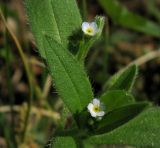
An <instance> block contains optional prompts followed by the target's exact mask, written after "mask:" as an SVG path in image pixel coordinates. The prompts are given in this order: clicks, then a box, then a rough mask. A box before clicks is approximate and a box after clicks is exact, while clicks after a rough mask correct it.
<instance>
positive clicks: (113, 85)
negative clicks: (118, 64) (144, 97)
mask: <svg viewBox="0 0 160 148" xmlns="http://www.w3.org/2000/svg"><path fill="white" fill-rule="evenodd" d="M136 75H137V66H136V65H131V66H129V67H127V68H126V69H125V70H124V71H120V72H118V73H116V74H115V75H113V76H112V77H111V78H110V79H109V80H108V81H107V83H106V85H105V89H109V90H126V91H130V90H131V88H132V86H133V84H134V81H135V78H136Z"/></svg>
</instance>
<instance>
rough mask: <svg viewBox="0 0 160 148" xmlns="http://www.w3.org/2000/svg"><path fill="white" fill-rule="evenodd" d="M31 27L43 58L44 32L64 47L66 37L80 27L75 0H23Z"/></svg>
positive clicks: (66, 41)
mask: <svg viewBox="0 0 160 148" xmlns="http://www.w3.org/2000/svg"><path fill="white" fill-rule="evenodd" d="M25 6H26V10H27V15H28V17H29V22H30V24H31V29H32V31H33V34H34V36H35V39H36V42H37V46H38V48H39V51H40V54H41V56H42V57H44V58H45V51H44V48H43V35H42V33H43V32H45V33H47V34H48V35H49V36H51V37H52V38H53V39H54V40H56V41H58V42H59V43H62V45H63V46H64V47H65V48H66V47H67V45H68V38H69V36H71V35H72V34H73V32H74V31H76V30H77V29H79V28H80V25H81V17H80V14H79V11H78V8H77V4H76V1H75V0H40V1H39V0H25Z"/></svg>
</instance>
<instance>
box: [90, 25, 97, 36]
mask: <svg viewBox="0 0 160 148" xmlns="http://www.w3.org/2000/svg"><path fill="white" fill-rule="evenodd" d="M90 26H91V27H92V28H93V30H94V34H96V33H97V32H98V30H99V29H98V26H97V24H96V22H92V23H90Z"/></svg>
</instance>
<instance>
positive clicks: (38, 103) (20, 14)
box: [0, 0, 160, 148]
mask: <svg viewBox="0 0 160 148" xmlns="http://www.w3.org/2000/svg"><path fill="white" fill-rule="evenodd" d="M77 4H78V6H79V8H80V12H81V15H82V17H83V20H84V21H93V20H94V17H95V16H96V15H104V16H105V17H106V22H105V28H104V32H103V35H102V37H101V38H100V39H99V41H97V42H96V44H94V46H93V47H92V49H91V50H90V52H89V54H88V56H87V59H86V63H85V65H86V71H87V73H88V75H89V78H90V80H91V83H92V86H93V88H94V92H95V94H96V95H97V96H98V94H100V93H101V92H100V90H102V89H103V87H105V82H106V81H107V80H108V78H109V77H110V76H111V75H113V74H114V73H116V72H117V71H119V70H120V69H123V68H125V67H126V66H127V65H128V64H130V63H133V62H135V63H136V64H138V65H139V75H138V76H137V80H136V84H135V86H134V90H133V93H134V95H135V96H136V99H137V101H140V100H150V101H152V102H153V103H154V104H156V105H159V104H160V91H159V90H160V58H159V57H160V51H159V48H160V46H159V45H160V0H141V1H140V0H132V1H128V0H78V1H77ZM0 8H1V9H2V15H3V16H4V17H5V20H6V25H7V26H8V27H9V29H10V30H11V32H13V33H14V36H12V35H11V33H10V31H8V29H6V25H5V24H4V21H3V20H2V17H1V18H0V148H7V147H9V148H10V147H11V148H12V147H13V148H14V147H21V148H27V147H29V148H37V147H43V146H44V144H45V143H46V141H48V139H49V138H50V137H51V136H52V135H53V133H54V132H55V130H56V129H57V128H58V127H59V125H60V123H61V117H62V116H63V114H61V111H62V108H63V103H62V102H61V100H60V99H59V98H58V96H57V93H56V90H55V89H54V87H52V85H51V83H52V82H51V78H50V76H49V75H48V71H47V68H46V67H45V65H44V64H43V62H44V61H43V59H41V58H40V56H39V54H38V49H37V47H36V44H35V41H34V37H33V35H32V33H31V31H30V29H29V24H28V20H27V16H26V13H25V9H24V1H23V0H0ZM46 23H47V22H46ZM13 37H16V39H17V42H18V44H20V45H21V47H22V49H23V54H24V55H25V58H26V59H25V60H26V61H27V63H28V64H29V65H30V67H31V69H30V71H31V72H32V73H31V75H32V82H33V87H34V97H33V103H32V110H31V116H30V118H29V125H28V127H27V132H26V139H25V141H24V142H22V139H23V138H22V137H23V133H24V122H25V115H26V110H27V105H26V102H27V100H28V98H29V86H28V81H27V74H26V72H25V68H24V65H23V62H22V56H21V55H20V54H19V51H18V50H17V43H16V42H15V40H14V39H13ZM73 53H74V51H73ZM53 84H54V82H53ZM69 124H70V118H69V117H68V119H67V122H66V128H67V126H68V125H69ZM104 147H105V146H104Z"/></svg>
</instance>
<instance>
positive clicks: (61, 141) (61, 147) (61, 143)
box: [46, 137, 77, 148]
mask: <svg viewBox="0 0 160 148" xmlns="http://www.w3.org/2000/svg"><path fill="white" fill-rule="evenodd" d="M46 147H49V148H77V146H76V142H75V140H74V139H73V138H72V137H56V138H54V139H52V141H51V143H49V144H47V145H46Z"/></svg>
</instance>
